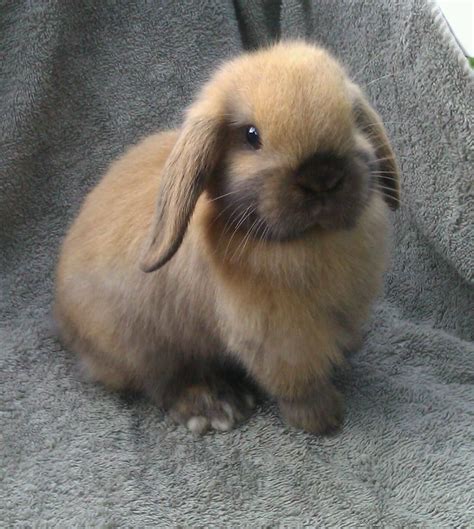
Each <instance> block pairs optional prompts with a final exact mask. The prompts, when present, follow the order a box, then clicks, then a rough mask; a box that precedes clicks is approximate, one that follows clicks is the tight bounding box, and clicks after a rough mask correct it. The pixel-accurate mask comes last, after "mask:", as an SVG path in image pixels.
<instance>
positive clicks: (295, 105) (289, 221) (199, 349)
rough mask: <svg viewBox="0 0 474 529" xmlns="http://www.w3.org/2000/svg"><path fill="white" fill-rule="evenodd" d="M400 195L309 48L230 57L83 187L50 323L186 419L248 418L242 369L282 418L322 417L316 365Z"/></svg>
mask: <svg viewBox="0 0 474 529" xmlns="http://www.w3.org/2000/svg"><path fill="white" fill-rule="evenodd" d="M250 124H253V125H256V126H257V128H258V130H259V131H260V134H261V140H262V144H261V148H259V149H254V148H252V147H251V146H249V145H248V144H247V143H246V140H245V130H246V127H247V126H248V125H250ZM398 193H399V190H398V170H397V167H396V163H395V159H394V156H393V152H392V150H391V148H390V145H389V142H388V139H387V137H386V135H385V132H384V129H383V126H382V124H381V122H380V119H379V118H378V116H377V114H376V113H375V112H374V110H373V109H372V108H371V107H370V106H369V105H368V103H367V102H366V101H365V99H364V97H363V95H362V94H361V92H360V90H359V89H358V88H357V87H356V86H355V85H354V84H353V83H351V82H350V81H349V80H348V78H347V77H346V75H345V72H344V70H343V69H342V67H341V66H340V65H339V64H338V63H337V62H336V61H335V60H334V59H333V58H332V57H331V56H330V55H329V54H328V53H327V52H326V51H325V50H323V49H321V48H318V47H314V46H311V45H308V44H305V43H302V42H286V43H285V42H284V43H279V44H277V45H274V46H272V47H270V48H267V49H264V50H260V51H257V52H253V53H250V54H246V55H244V56H241V57H238V58H236V59H235V60H233V61H231V62H229V63H227V64H225V65H223V66H222V67H221V68H220V69H219V70H218V71H217V72H216V74H215V75H214V76H213V78H212V79H211V80H210V82H209V83H208V84H207V85H206V86H204V87H203V89H202V90H201V93H200V94H199V96H198V98H197V99H196V101H195V103H194V104H193V105H192V106H191V107H190V108H189V109H188V111H187V114H186V116H185V119H184V123H183V125H182V127H181V129H179V130H175V131H168V132H163V133H159V134H155V135H153V136H151V137H148V138H146V139H145V140H144V141H142V142H141V143H140V144H138V145H136V146H134V147H132V148H131V149H130V150H129V151H128V152H127V153H126V154H125V155H124V156H123V157H122V158H121V159H120V160H118V161H117V162H115V163H114V164H113V165H112V166H111V168H110V169H109V171H108V172H107V174H106V175H105V176H104V178H103V179H102V180H101V182H100V183H99V184H98V185H97V187H96V188H95V189H93V190H92V192H91V193H90V194H89V196H88V197H87V198H86V200H85V202H84V204H83V206H82V209H81V211H80V213H79V215H78V218H77V219H76V221H75V222H74V224H73V226H72V227H71V229H70V231H69V233H68V235H67V237H66V239H65V241H64V245H63V248H62V252H61V257H60V260H59V265H58V271H57V283H56V305H55V314H56V319H57V321H58V323H59V327H60V330H61V335H62V337H63V339H64V340H65V341H66V342H67V343H68V344H69V346H70V347H71V348H72V349H74V350H75V351H77V352H78V353H79V354H80V355H81V357H82V359H83V360H84V362H85V364H86V365H87V367H88V369H89V371H90V373H91V374H92V376H93V377H94V378H95V379H97V380H100V381H102V382H103V383H105V384H106V385H108V386H109V387H111V388H114V389H133V390H139V391H144V392H146V393H147V394H148V395H150V397H152V398H153V399H154V400H155V401H156V402H157V403H158V404H159V405H160V406H164V407H165V408H167V409H169V410H170V412H171V414H172V416H173V417H175V418H176V420H178V421H179V422H181V423H183V424H186V425H187V426H188V428H189V429H190V430H192V431H195V432H202V431H205V430H206V429H208V428H209V427H212V428H214V429H218V430H226V429H228V428H230V427H232V426H233V425H234V424H236V423H237V422H239V421H240V420H242V419H243V418H244V417H246V416H247V415H248V413H249V412H250V410H251V408H252V406H253V404H254V399H253V398H252V396H251V393H252V390H253V389H254V383H256V385H257V386H258V387H259V388H263V389H264V390H265V391H266V392H267V393H269V394H270V395H272V396H273V397H274V398H276V399H277V400H278V402H279V405H280V409H281V412H282V414H283V416H284V417H285V418H286V420H287V421H288V422H289V423H290V424H292V425H294V426H296V427H299V428H303V429H305V430H308V431H312V432H316V433H324V432H328V431H331V430H333V429H335V428H337V427H338V426H339V424H340V422H341V419H342V398H341V395H340V394H339V392H338V391H337V390H336V389H335V388H334V386H333V384H332V383H331V374H332V370H333V368H334V366H336V365H338V364H341V363H342V362H343V358H344V352H345V351H346V350H348V349H351V348H353V347H355V346H356V345H357V343H358V342H359V340H360V329H361V326H362V325H363V323H364V321H365V320H366V318H367V315H368V312H369V310H370V306H371V303H372V301H373V299H374V297H375V296H376V294H377V292H378V290H379V288H380V285H381V281H382V275H383V271H384V267H385V261H386V254H387V251H386V246H387V230H388V222H387V212H388V207H387V206H388V205H390V206H392V207H396V205H397V201H398ZM146 272H149V273H146ZM150 272H151V273H150Z"/></svg>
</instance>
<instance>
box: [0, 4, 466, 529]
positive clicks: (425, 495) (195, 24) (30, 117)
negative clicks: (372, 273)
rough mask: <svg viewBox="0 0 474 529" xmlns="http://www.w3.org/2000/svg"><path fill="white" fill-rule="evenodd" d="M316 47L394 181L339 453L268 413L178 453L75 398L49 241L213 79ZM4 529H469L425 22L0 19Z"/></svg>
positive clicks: (459, 281)
mask: <svg viewBox="0 0 474 529" xmlns="http://www.w3.org/2000/svg"><path fill="white" fill-rule="evenodd" d="M280 36H281V37H294V36H303V37H306V38H308V39H309V40H318V41H320V42H322V43H324V44H325V45H327V46H328V47H329V48H331V49H332V50H333V51H334V53H335V54H336V55H338V56H339V57H340V58H341V59H342V60H343V61H344V62H345V64H346V65H347V68H348V70H349V71H350V72H351V74H352V75H353V77H354V78H355V79H356V80H357V81H358V82H359V83H361V84H362V85H363V86H364V87H366V90H367V93H368V94H369V97H370V99H371V100H372V101H373V103H374V104H375V106H376V107H377V109H378V110H379V112H380V113H381V114H382V116H383V117H384V119H385V120H386V122H387V128H388V130H389V131H390V134H391V137H392V138H393V141H394V144H395V148H396V151H397V153H398V154H399V159H400V165H401V167H402V171H403V179H402V188H403V198H402V208H401V210H400V211H399V212H397V213H396V214H394V216H393V221H394V224H395V228H396V229H395V236H394V256H393V265H392V269H391V271H390V273H389V274H388V275H387V284H386V293H385V296H384V298H383V299H381V300H380V302H379V304H378V305H377V307H376V310H375V311H374V317H373V321H372V322H371V325H370V330H369V331H368V335H367V340H366V343H365V345H364V347H363V349H362V350H361V351H359V352H358V353H357V354H355V355H354V356H353V358H352V362H353V365H354V370H353V373H352V374H351V375H350V376H349V377H348V378H347V380H346V382H345V393H346V396H347V408H348V409H347V419H346V423H345V427H344V429H343V431H342V433H341V434H339V435H338V436H336V437H333V438H323V439H321V438H317V437H313V436H311V435H307V434H304V433H301V432H296V431H294V430H291V429H289V428H287V427H285V426H284V425H283V424H282V423H281V421H280V419H279V417H278V415H277V414H276V410H275V408H274V406H272V405H271V404H266V405H265V406H263V408H262V409H260V410H259V411H258V413H257V414H255V415H254V416H253V417H252V419H251V420H250V421H249V422H248V423H246V424H245V425H243V426H242V427H241V428H239V429H237V430H235V431H233V432H230V433H226V434H215V435H207V436H205V437H203V438H194V437H193V436H191V435H190V434H189V433H187V432H186V431H185V430H184V429H183V428H181V427H177V426H175V425H174V424H173V423H172V422H171V420H170V419H169V418H167V417H164V416H163V414H162V413H161V412H160V411H159V410H157V409H156V408H154V407H153V406H152V405H151V404H149V403H148V402H146V401H144V400H140V399H136V400H135V399H132V398H124V397H120V396H118V395H114V394H110V393H107V392H106V391H105V390H103V389H102V388H101V387H99V386H95V385H92V384H90V383H87V382H86V381H84V380H83V379H82V378H81V376H80V373H79V370H78V367H77V365H76V363H75V360H74V358H73V357H72V355H70V354H69V353H67V352H66V351H64V350H63V349H62V348H61V346H60V345H59V344H58V342H57V341H56V340H55V339H54V337H52V334H51V331H50V323H49V307H50V304H51V297H52V296H51V287H52V278H53V270H54V263H55V259H56V255H57V250H58V247H59V244H60V240H61V237H62V236H63V234H64V233H65V231H66V229H67V225H68V223H69V222H70V221H71V219H72V217H73V216H74V214H75V213H76V211H77V210H78V207H79V205H80V203H81V200H82V198H83V197H84V195H85V193H86V192H87V191H88V190H89V189H90V188H91V187H92V186H93V185H94V183H95V182H97V180H98V178H99V177H100V175H101V174H102V173H103V171H104V170H105V169H106V167H107V165H108V164H109V162H110V161H111V160H113V159H114V158H115V157H116V156H117V155H118V154H119V153H121V152H122V151H123V149H124V148H125V147H126V146H127V145H129V144H130V143H132V142H135V141H137V140H138V139H139V138H140V137H142V136H144V135H146V134H148V133H150V132H151V131H154V130H157V129H161V128H166V127H168V126H171V125H174V124H176V123H178V122H179V120H180V116H181V112H182V110H183V108H184V106H185V105H186V104H187V103H188V102H189V101H190V100H191V99H192V97H193V94H194V93H195V90H196V88H197V87H198V86H199V85H200V83H201V82H202V81H203V80H204V79H205V78H206V77H207V75H208V73H209V72H210V71H211V70H212V68H213V67H214V66H215V65H216V64H217V63H218V62H219V61H221V60H222V59H225V58H226V57H228V56H231V55H233V54H236V53H238V52H240V51H241V50H242V49H245V48H253V47H255V46H259V45H262V44H264V43H265V42H268V41H269V40H271V39H275V38H278V37H280ZM0 50H1V66H0V67H1V75H0V141H1V151H0V357H1V387H0V399H1V400H0V417H1V418H0V421H1V423H0V432H1V434H2V439H1V442H2V444H1V456H2V460H1V464H0V469H1V487H0V526H2V527H147V526H148V527H152V526H153V527H171V526H178V525H180V526H182V527H198V526H211V527H256V526H262V527H263V526H265V527H280V526H281V527H319V528H325V527H336V528H340V527H347V528H354V527H377V528H378V527H389V528H411V527H427V528H433V527H473V526H474V501H473V493H472V491H473V489H474V453H473V451H474V448H473V446H474V444H473V440H474V420H473V419H474V417H473V415H474V413H473V411H474V394H473V386H472V383H473V380H474V354H473V353H474V347H473V343H472V340H473V334H474V325H473V318H474V316H473V307H474V294H473V290H474V289H473V283H474V277H473V270H474V241H473V237H474V235H473V232H474V230H473V218H474V212H473V208H474V206H473V202H474V197H473V172H474V170H473V168H474V159H473V158H474V154H473V152H474V145H473V143H474V139H473V138H474V136H473V131H472V127H473V114H474V108H473V102H474V82H473V75H472V73H471V72H470V71H469V70H468V68H467V64H466V63H465V61H464V59H463V58H462V56H461V55H460V52H459V51H458V49H457V48H456V47H455V44H454V41H453V40H452V38H451V37H450V35H449V34H448V33H447V31H446V24H445V23H444V20H443V19H442V18H441V17H440V15H439V13H438V12H437V11H436V9H435V8H434V7H433V6H432V5H431V4H429V3H426V2H424V1H423V2H421V1H415V0H408V1H401V0H400V1H389V0H384V1H382V0H380V1H375V0H374V1H367V2H361V1H358V0H344V1H338V2H334V1H331V0H316V1H314V2H309V1H307V0H301V1H299V2H297V1H296V0H282V1H281V2H278V1H276V0H275V1H271V0H261V1H256V0H255V1H250V0H248V1H245V0H238V1H236V2H235V3H232V2H231V1H230V0H228V1H225V0H214V1H212V0H207V1H203V2H197V1H195V2H193V1H188V2H176V1H174V0H167V1H160V2H136V3H135V2H93V1H86V2H77V3H76V2H59V1H48V2H46V1H45V2H43V1H37V2H14V1H13V0H12V1H10V2H8V1H3V2H2V3H1V5H0Z"/></svg>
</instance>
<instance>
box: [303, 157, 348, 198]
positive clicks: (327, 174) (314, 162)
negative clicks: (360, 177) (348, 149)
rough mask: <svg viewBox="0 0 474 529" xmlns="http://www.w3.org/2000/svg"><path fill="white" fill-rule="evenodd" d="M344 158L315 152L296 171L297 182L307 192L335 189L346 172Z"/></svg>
mask: <svg viewBox="0 0 474 529" xmlns="http://www.w3.org/2000/svg"><path fill="white" fill-rule="evenodd" d="M346 166H347V164H346V160H345V159H344V158H342V157H338V156H335V155H333V154H315V155H313V156H312V157H311V158H309V159H308V160H306V161H305V162H304V163H303V164H302V165H301V166H300V167H299V168H298V170H297V172H296V182H297V184H298V185H299V186H300V187H301V188H302V189H304V190H305V191H306V192H309V193H316V194H317V193H325V192H329V191H335V190H336V189H337V188H338V187H339V184H341V183H342V180H343V178H344V175H345V172H346Z"/></svg>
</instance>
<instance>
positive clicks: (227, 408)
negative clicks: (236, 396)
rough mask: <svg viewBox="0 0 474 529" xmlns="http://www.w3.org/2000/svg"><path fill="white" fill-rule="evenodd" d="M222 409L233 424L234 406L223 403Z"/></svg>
mask: <svg viewBox="0 0 474 529" xmlns="http://www.w3.org/2000/svg"><path fill="white" fill-rule="evenodd" d="M222 409H223V410H224V412H225V414H226V415H227V417H229V419H230V422H233V421H234V410H233V409H232V406H231V405H230V404H228V403H227V402H223V403H222Z"/></svg>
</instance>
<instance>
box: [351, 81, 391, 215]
mask: <svg viewBox="0 0 474 529" xmlns="http://www.w3.org/2000/svg"><path fill="white" fill-rule="evenodd" d="M349 90H350V93H351V96H352V99H353V106H354V112H355V117H356V120H357V123H358V124H359V126H360V127H361V130H362V131H364V132H365V134H367V135H368V136H369V138H370V140H371V142H372V144H373V145H374V147H375V152H376V155H377V158H378V160H380V171H378V172H377V173H376V174H377V180H378V181H379V182H380V186H381V187H382V189H383V191H384V192H383V197H384V199H385V201H386V202H387V204H388V205H389V206H390V208H392V209H397V208H398V206H399V204H400V170H399V168H398V164H397V161H396V158H395V153H394V152H393V149H392V146H391V144H390V141H389V139H388V136H387V133H386V131H385V127H384V126H383V123H382V119H381V118H380V116H379V115H378V113H377V112H376V111H375V110H374V109H373V108H372V106H371V105H370V104H369V102H368V101H367V100H366V99H365V97H364V95H363V94H362V91H361V90H360V88H359V87H358V86H356V85H355V84H353V83H349Z"/></svg>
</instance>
